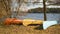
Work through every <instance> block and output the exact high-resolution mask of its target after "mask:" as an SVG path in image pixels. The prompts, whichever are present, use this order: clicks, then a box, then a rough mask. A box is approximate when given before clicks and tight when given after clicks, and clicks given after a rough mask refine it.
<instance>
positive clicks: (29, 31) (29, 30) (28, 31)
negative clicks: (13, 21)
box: [0, 25, 60, 34]
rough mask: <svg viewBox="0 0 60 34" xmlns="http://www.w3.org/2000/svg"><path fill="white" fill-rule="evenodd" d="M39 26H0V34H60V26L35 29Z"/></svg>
mask: <svg viewBox="0 0 60 34" xmlns="http://www.w3.org/2000/svg"><path fill="white" fill-rule="evenodd" d="M38 26H39V25H37V26H26V27H25V26H23V25H9V26H3V25H0V34H60V25H54V26H51V27H49V28H48V29H46V30H43V29H40V30H37V29H35V28H36V27H38Z"/></svg>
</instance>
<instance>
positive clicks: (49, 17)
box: [17, 13, 60, 20]
mask: <svg viewBox="0 0 60 34" xmlns="http://www.w3.org/2000/svg"><path fill="white" fill-rule="evenodd" d="M46 15H47V20H60V14H59V13H47V14H46ZM17 18H19V19H26V18H31V19H40V20H44V14H43V13H27V14H26V15H25V16H17Z"/></svg>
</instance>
